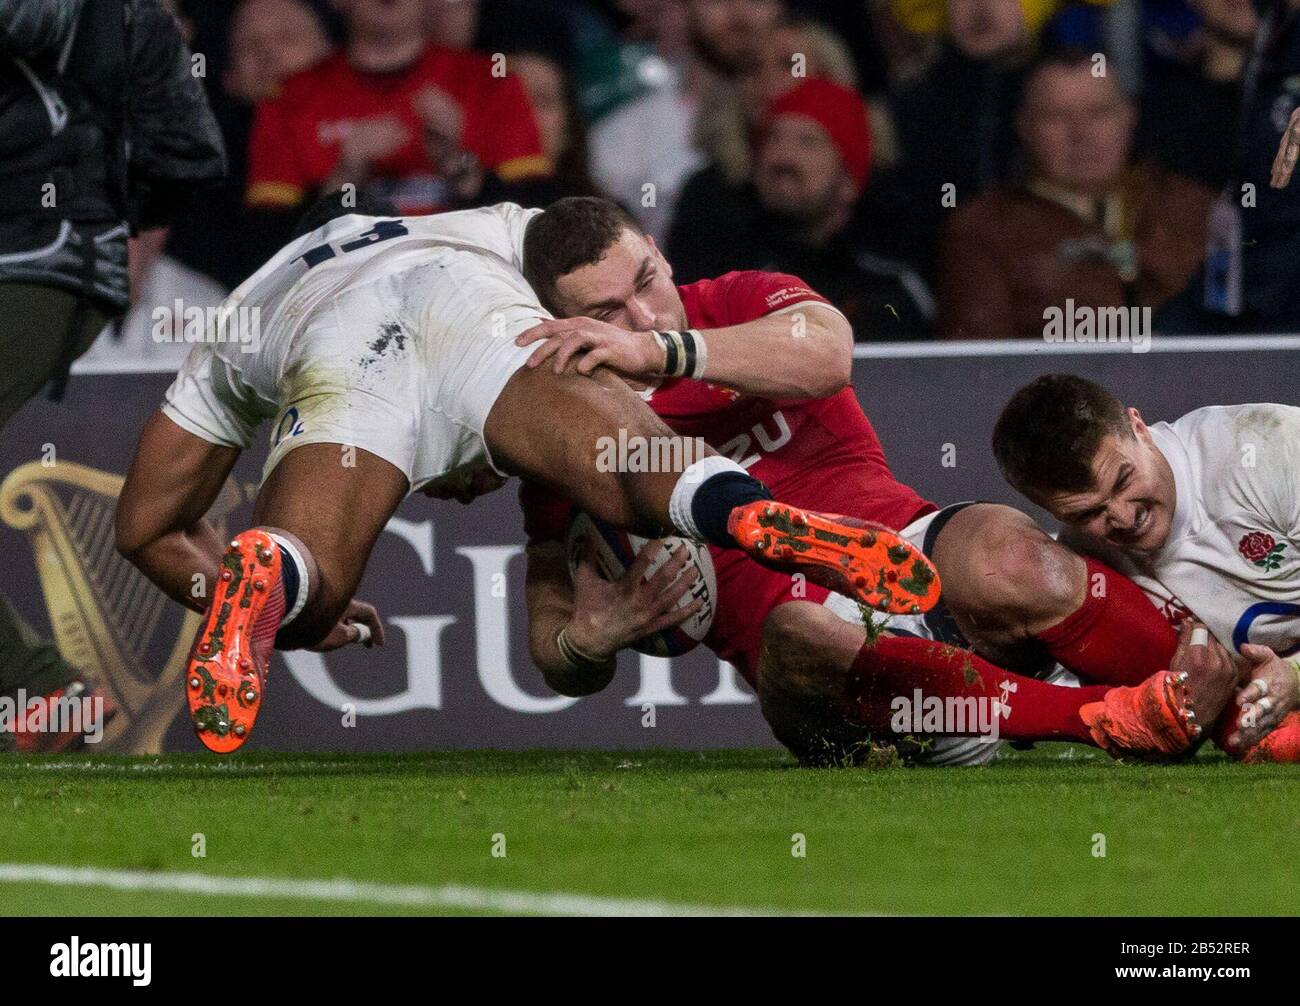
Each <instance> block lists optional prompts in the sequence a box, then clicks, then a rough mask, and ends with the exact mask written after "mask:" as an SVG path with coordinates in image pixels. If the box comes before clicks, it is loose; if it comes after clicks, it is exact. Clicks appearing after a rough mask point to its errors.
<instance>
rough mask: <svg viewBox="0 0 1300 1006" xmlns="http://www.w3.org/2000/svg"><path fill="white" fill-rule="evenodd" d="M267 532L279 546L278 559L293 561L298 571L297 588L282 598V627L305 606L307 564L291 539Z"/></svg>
mask: <svg viewBox="0 0 1300 1006" xmlns="http://www.w3.org/2000/svg"><path fill="white" fill-rule="evenodd" d="M267 534H269V535H270V536H271V539H272V540H273V541H274V542H275V543H276V544H277V545H279V546H280V561H281V562H291V563H293V565H294V568H295V569H296V570H297V571H298V589H297V591H295V592H294V596H293V597H286V598H285V599H284V617H283V618H282V619H280V628H284V627H285V626H286V625H288V624H289V623H290V622H292V621H293V620H294V619H295V618H297V617H298V614H299V612H301V611H302V609H303V608H305V607H307V564H306V563H305V562H303V561H302V553H301V552H299V551H298V550H297V549H296V548H295V547H294V546H293V543H292V542H291V541H289V540H288V539H287V538H285V537H284V536H282V535H278V534H276V533H275V532H274V531H268V532H267Z"/></svg>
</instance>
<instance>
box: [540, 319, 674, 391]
mask: <svg viewBox="0 0 1300 1006" xmlns="http://www.w3.org/2000/svg"><path fill="white" fill-rule="evenodd" d="M534 342H540V343H541V345H540V346H538V347H537V349H536V350H535V351H534V352H533V355H532V356H530V357H529V358H528V366H530V367H540V366H541V365H542V364H543V363H545V362H546V361H547V360H548V359H551V360H552V361H553V366H554V367H555V372H556V373H557V374H560V373H563V372H564V368H565V367H567V366H568V365H569V360H570V359H572V358H573V356H574V354H576V353H582V354H583V356H582V359H581V360H579V361H578V366H577V371H578V373H579V374H590V373H591V372H592V371H593V370H595V369H596V368H597V367H599V366H602V365H603V366H606V367H609V368H611V369H613V370H616V371H618V372H619V373H620V374H623V375H624V376H626V377H655V376H657V375H659V374H661V373H662V372H663V365H664V350H663V346H661V345H660V344H659V340H658V339H656V338H655V337H654V335H652V334H651V333H650V332H629V331H627V329H623V328H619V327H618V326H617V325H611V324H609V322H605V321H597V320H596V319H594V318H552V319H549V320H547V321H544V322H542V323H541V324H540V325H534V326H533V327H532V328H530V329H528V330H527V331H526V332H523V333H521V334H520V335H519V337H518V338H516V339H515V345H517V346H527V345H529V344H530V343H534Z"/></svg>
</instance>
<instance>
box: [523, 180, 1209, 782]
mask: <svg viewBox="0 0 1300 1006" xmlns="http://www.w3.org/2000/svg"><path fill="white" fill-rule="evenodd" d="M524 258H525V273H526V275H527V278H528V279H529V281H530V283H531V284H532V286H533V288H534V289H535V291H536V292H537V294H538V296H539V298H540V299H541V300H542V303H543V304H544V305H546V306H547V307H548V308H549V309H550V310H551V311H552V312H553V313H554V314H556V316H557V319H559V320H555V321H548V322H545V323H543V324H542V325H540V326H538V327H537V328H536V329H533V330H532V331H530V332H528V333H525V334H524V335H522V336H520V339H519V341H520V342H521V343H527V342H536V343H537V344H538V350H537V352H536V354H535V355H534V357H533V358H532V360H530V364H531V365H534V366H555V367H557V368H559V367H563V366H565V365H566V364H567V363H568V362H569V361H570V359H571V358H572V357H573V356H574V355H577V354H581V355H582V357H583V358H582V359H580V360H579V362H578V368H579V370H587V371H589V370H591V369H594V368H595V367H597V366H601V365H603V366H606V367H609V368H611V369H613V370H615V371H616V372H618V373H620V374H622V375H623V376H624V378H625V379H627V380H628V381H629V382H630V383H632V384H633V385H634V386H639V387H641V388H643V389H644V390H643V392H642V393H643V395H644V396H645V397H646V399H647V401H648V402H649V404H650V406H651V407H652V408H653V409H654V410H655V412H657V413H658V414H659V415H660V416H662V417H663V418H664V419H665V420H666V421H667V422H668V424H669V425H670V426H671V427H672V428H673V430H674V431H675V432H677V433H679V434H683V435H687V436H699V437H702V438H704V439H705V440H706V441H707V442H708V443H709V445H710V446H712V447H714V448H715V449H717V450H718V451H719V452H720V453H722V454H724V455H727V456H730V457H732V458H733V459H734V460H736V461H738V462H739V463H740V464H741V465H743V466H744V467H745V468H746V469H747V470H748V471H749V473H750V474H752V475H753V476H754V477H756V478H758V479H760V480H761V481H763V482H764V483H766V484H767V485H768V487H769V488H770V489H771V490H773V491H774V492H775V493H776V494H777V495H778V496H780V497H781V498H782V499H787V500H789V501H791V502H792V503H795V504H798V505H801V506H806V507H814V508H816V509H819V510H823V511H832V512H837V513H840V514H844V515H846V516H849V517H853V518H856V519H858V520H861V521H865V522H869V523H873V524H877V525H882V526H884V527H886V528H889V529H892V530H896V531H898V532H900V533H901V535H902V536H903V537H905V538H907V539H908V540H910V541H912V543H913V544H915V545H917V546H918V547H920V548H922V549H923V550H924V551H925V552H926V554H927V555H929V556H930V557H931V558H932V559H933V560H934V562H935V565H936V566H937V568H938V570H939V575H940V578H941V580H942V582H943V601H942V602H941V605H940V607H939V608H937V609H935V610H934V611H932V612H929V613H927V614H926V615H924V616H890V618H889V620H888V621H887V623H886V625H885V632H884V633H883V634H882V635H879V636H878V637H875V638H871V639H869V638H868V630H867V628H866V626H865V625H864V622H863V620H862V618H861V617H860V614H859V612H858V610H857V608H856V606H855V605H853V604H852V603H849V604H847V605H843V604H840V603H838V602H837V601H836V600H835V599H834V598H833V597H832V596H831V595H829V594H828V592H827V591H825V590H824V589H822V588H820V587H818V586H816V585H815V584H812V583H806V582H803V579H802V578H800V577H795V578H792V577H791V576H790V574H788V573H779V572H773V571H771V570H768V569H765V568H764V567H761V566H759V565H758V564H756V563H754V562H753V561H752V560H749V559H747V558H745V557H743V556H738V555H735V554H728V553H726V552H723V551H722V550H712V557H713V561H714V565H715V567H716V571H717V581H718V597H717V605H716V616H715V618H714V621H713V624H712V628H711V630H710V633H709V635H708V637H707V638H706V643H707V644H708V645H709V646H710V647H711V648H712V649H713V650H715V652H717V653H718V655H719V656H721V657H723V658H724V659H726V660H729V661H731V662H733V663H734V664H736V666H737V667H738V668H739V670H740V672H741V673H742V674H743V675H744V676H745V678H746V679H747V680H748V681H749V683H750V684H751V685H752V686H753V687H754V688H755V690H756V691H757V693H758V695H759V698H760V700H761V703H762V707H763V712H764V714H765V716H766V717H767V719H768V722H769V724H770V725H771V726H772V728H773V731H774V732H775V734H776V735H777V737H778V738H779V739H780V740H781V741H782V742H783V743H785V744H786V745H787V746H788V747H790V749H791V750H792V751H793V752H794V753H795V754H796V755H797V756H798V757H800V758H801V759H802V760H804V761H806V762H809V763H824V762H836V763H838V762H842V761H843V760H844V759H845V757H846V756H847V755H850V754H851V752H852V751H854V750H855V749H861V748H862V742H863V740H864V739H867V738H871V739H874V740H884V741H887V742H891V743H898V742H901V741H903V740H904V737H903V736H901V734H903V733H905V734H907V735H909V736H910V737H915V736H916V735H917V734H921V733H924V732H925V731H921V730H917V729H915V725H913V727H912V728H909V729H907V730H905V731H899V730H897V729H896V727H897V724H896V723H895V722H894V721H893V715H892V713H893V710H894V708H895V700H896V699H897V697H899V696H912V695H913V694H914V690H915V689H918V688H919V689H921V690H922V692H923V693H924V694H926V695H933V696H938V697H940V698H977V699H978V698H983V699H985V700H987V701H992V702H993V703H994V704H995V705H994V708H995V709H996V710H997V712H998V714H999V717H1000V718H999V722H998V726H997V733H998V735H999V736H1000V737H1001V738H1002V739H1003V740H1028V741H1036V740H1073V741H1082V742H1086V743H1094V744H1098V745H1100V746H1103V747H1105V748H1107V749H1108V750H1110V751H1111V752H1112V753H1116V754H1136V755H1143V756H1157V757H1159V756H1173V755H1177V754H1181V753H1183V752H1184V751H1186V750H1188V749H1189V748H1190V747H1191V746H1192V745H1193V744H1194V743H1195V741H1196V739H1197V737H1198V736H1199V734H1200V728H1199V726H1198V724H1197V720H1198V719H1199V720H1201V721H1202V722H1204V721H1207V719H1208V720H1210V721H1212V720H1213V718H1214V717H1215V716H1217V715H1218V712H1219V710H1220V709H1221V708H1222V707H1223V705H1224V704H1225V703H1226V701H1227V700H1228V697H1229V696H1230V694H1231V692H1232V687H1233V680H1232V679H1233V677H1234V674H1233V670H1232V667H1231V662H1230V661H1229V660H1228V658H1227V654H1226V653H1225V652H1224V651H1223V650H1222V648H1221V647H1218V645H1217V644H1216V643H1214V642H1213V640H1212V639H1204V638H1202V637H1203V636H1204V635H1205V634H1203V633H1202V634H1197V637H1196V639H1195V640H1193V638H1192V627H1191V626H1190V625H1188V626H1186V627H1185V628H1184V630H1183V633H1182V639H1181V641H1180V639H1179V638H1178V635H1177V634H1176V633H1175V632H1174V630H1173V629H1172V628H1171V627H1170V626H1169V624H1168V623H1167V622H1166V621H1165V620H1164V619H1163V617H1162V616H1161V615H1160V613H1159V612H1158V611H1157V610H1156V609H1155V607H1154V606H1152V605H1151V604H1150V603H1149V602H1148V601H1147V600H1146V598H1145V597H1144V596H1143V594H1142V592H1141V591H1140V590H1138V589H1137V588H1136V587H1135V586H1134V585H1133V584H1132V583H1131V582H1130V581H1128V580H1127V579H1125V578H1124V577H1122V576H1120V575H1119V574H1117V573H1114V572H1113V571H1111V570H1109V569H1107V568H1106V567H1104V566H1102V565H1101V564H1100V563H1098V562H1095V561H1094V560H1085V559H1084V558H1081V557H1080V556H1078V555H1076V554H1075V553H1073V552H1071V551H1069V550H1068V549H1066V548H1064V547H1063V546H1060V545H1058V544H1057V543H1056V542H1054V541H1053V540H1052V539H1051V538H1050V537H1049V536H1048V535H1047V534H1045V533H1044V532H1043V531H1042V530H1041V529H1039V528H1038V527H1037V525H1035V524H1034V522H1033V521H1032V520H1031V519H1030V518H1029V517H1027V516H1025V515H1024V514H1022V513H1020V512H1019V511H1017V510H1015V509H1013V508H1011V507H1006V506H1001V505H997V504H989V503H971V504H957V505H955V506H950V507H947V508H944V509H940V508H938V507H937V506H936V505H935V504H933V503H931V502H930V501H928V500H926V499H924V498H922V497H921V496H919V495H918V494H917V493H916V492H915V491H914V490H912V489H911V488H910V487H908V486H906V485H903V484H902V483H900V482H899V481H898V480H897V479H896V478H895V477H894V476H893V474H892V472H891V471H890V469H889V467H888V465H887V463H886V461H885V457H884V452H883V450H882V449H881V445H880V442H879V440H878V439H877V437H876V434H875V432H874V430H873V429H872V427H871V424H870V422H869V421H868V420H867V417H866V416H865V415H864V413H863V412H862V409H861V407H860V406H859V404H858V402H857V399H856V397H855V394H854V392H853V390H852V388H851V387H848V380H849V372H850V365H851V359H852V342H853V338H852V332H851V330H850V328H849V325H848V322H847V321H846V320H845V319H844V317H843V316H842V315H841V314H840V313H839V312H838V311H837V310H836V309H835V308H834V307H833V306H832V305H830V304H829V303H828V302H827V301H826V300H825V299H824V298H822V297H820V296H819V295H817V294H816V293H815V292H814V291H812V290H811V289H809V288H808V287H807V286H806V285H805V284H803V283H802V282H801V281H800V280H799V279H797V278H796V277H793V276H787V275H781V274H774V273H761V272H742V273H729V274H727V275H725V276H723V277H720V278H718V279H715V280H705V281H701V282H699V283H694V284H691V285H689V286H684V287H677V286H674V285H673V283H672V278H671V277H672V271H671V267H670V266H669V264H668V262H667V261H666V260H665V259H664V258H663V256H662V255H661V254H660V253H659V251H658V249H657V248H656V247H655V246H654V242H653V240H652V239H651V238H649V237H647V236H645V235H644V234H642V233H641V232H640V230H639V229H638V228H637V227H636V225H635V223H633V222H632V221H631V220H630V218H628V217H627V215H626V214H624V213H623V212H622V211H621V210H619V209H618V207H616V206H614V205H613V204H611V203H608V202H604V201H602V200H594V199H571V200H561V201H560V202H559V203H557V204H555V205H554V206H552V207H550V208H549V209H548V210H547V211H546V212H545V213H544V214H542V215H541V216H540V217H539V218H538V219H537V220H535V221H533V222H532V223H531V224H530V226H529V231H528V233H527V235H526V237H525V256H524ZM684 329H691V330H698V331H696V332H695V336H696V342H697V343H698V345H699V346H700V347H702V349H701V354H700V355H702V356H704V361H703V365H702V366H701V367H697V368H696V370H695V374H696V378H697V379H684V378H667V379H665V378H663V377H662V375H663V373H664V369H665V349H664V340H663V339H662V338H659V337H657V336H656V334H655V333H656V332H662V331H665V330H668V331H679V330H684ZM521 499H522V502H523V505H524V510H525V520H526V525H527V532H528V537H529V549H528V605H529V613H530V622H531V625H530V644H531V650H532V654H533V658H534V660H535V661H536V663H537V664H538V666H539V667H540V668H541V669H542V671H543V673H544V674H545V676H546V678H547V681H548V683H550V684H551V686H552V687H554V688H555V689H556V690H558V691H561V692H564V693H566V694H588V693H590V692H593V691H596V690H599V688H602V687H604V686H605V685H606V684H607V683H608V682H609V680H610V678H611V676H612V674H613V657H614V655H615V653H616V652H617V651H618V650H619V649H620V648H622V647H624V646H626V645H628V644H629V643H630V642H632V641H633V640H636V639H638V638H640V637H642V636H644V635H645V634H646V633H647V632H649V631H657V630H659V629H662V628H664V627H666V626H667V625H670V624H679V623H680V622H681V621H683V620H684V619H685V618H686V617H688V615H689V613H691V609H689V608H687V609H682V610H681V611H678V612H676V613H674V612H673V611H672V608H673V606H674V605H675V604H676V601H677V599H678V598H679V597H681V596H682V595H683V593H684V592H685V590H687V589H689V586H690V585H689V583H687V582H686V580H687V577H679V578H678V579H677V580H676V581H673V580H672V577H673V576H674V575H675V573H676V571H677V570H678V569H680V568H681V565H680V563H678V564H676V565H671V566H669V567H668V568H667V569H666V571H665V572H664V573H663V574H662V575H660V576H659V577H658V578H657V579H655V580H654V581H652V582H651V583H648V584H647V583H645V582H644V581H642V580H641V578H640V577H641V573H642V572H643V570H644V568H645V567H644V564H637V565H634V566H633V567H632V568H631V570H630V571H629V574H628V575H626V576H625V577H624V578H623V580H621V581H619V582H617V583H605V582H603V581H601V580H600V579H599V578H598V577H596V576H595V575H594V574H591V575H588V574H587V573H584V572H580V574H579V576H578V584H577V587H576V588H575V586H574V584H573V582H572V581H571V579H570V576H569V572H568V564H567V556H566V554H565V550H564V547H563V544H562V543H563V538H564V534H565V525H566V522H567V518H568V515H569V513H570V507H569V505H568V503H567V501H565V500H564V499H563V498H562V497H560V496H558V495H556V494H555V493H553V492H550V491H548V490H545V489H542V488H540V487H538V486H536V485H526V486H525V488H524V490H523V492H522V494H521ZM1098 584H1100V585H1101V586H1102V588H1103V589H1098ZM561 630H564V633H563V634H564V637H565V643H564V644H561V643H559V642H557V637H559V636H560V634H561ZM872 635H873V636H874V635H875V634H874V633H873V634H872ZM969 646H973V647H974V648H975V649H977V650H978V651H979V653H980V654H983V655H984V656H979V655H976V653H974V652H972V650H971V649H968V648H966V647H969ZM985 657H990V658H993V659H996V660H997V661H998V663H996V664H995V663H992V662H990V660H988V659H985ZM1044 663H1045V664H1046V665H1047V667H1049V668H1050V667H1051V666H1052V665H1053V663H1059V664H1060V665H1061V666H1062V667H1063V668H1065V669H1067V670H1068V671H1069V672H1072V673H1073V674H1074V675H1075V676H1076V677H1077V678H1078V681H1079V683H1080V686H1079V687H1067V686H1060V685H1055V684H1051V683H1048V682H1046V681H1043V680H1039V679H1038V678H1037V677H1034V676H1031V673H1032V672H1033V671H1034V670H1035V669H1036V668H1038V667H1041V666H1042V665H1043V664H1044ZM1012 666H1014V667H1017V668H1018V669H1021V670H1026V671H1030V672H1031V673H1014V672H1012V671H1010V670H1008V669H1006V668H1008V667H1012ZM966 732H967V733H968V734H969V733H971V732H970V731H966ZM987 739H988V738H987V737H974V736H965V737H956V736H944V737H942V738H939V739H937V740H936V738H934V737H930V738H929V739H928V740H927V742H926V743H924V744H922V745H921V748H922V750H921V751H919V752H918V756H919V757H920V758H921V759H922V760H928V761H931V762H934V763H947V764H956V763H972V762H979V761H984V760H987V759H988V758H990V757H992V755H993V753H994V751H995V750H996V747H997V745H995V744H989V743H986V741H987Z"/></svg>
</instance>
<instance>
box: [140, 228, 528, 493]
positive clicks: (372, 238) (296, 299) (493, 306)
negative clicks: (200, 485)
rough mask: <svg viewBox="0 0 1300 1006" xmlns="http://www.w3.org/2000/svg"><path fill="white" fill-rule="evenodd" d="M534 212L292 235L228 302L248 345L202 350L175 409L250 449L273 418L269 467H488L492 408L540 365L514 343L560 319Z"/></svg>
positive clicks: (420, 472) (184, 374)
mask: <svg viewBox="0 0 1300 1006" xmlns="http://www.w3.org/2000/svg"><path fill="white" fill-rule="evenodd" d="M538 212H540V211H538V210H525V209H522V208H521V207H519V206H516V205H514V204H513V203H503V204H499V205H497V206H490V207H485V208H482V209H475V210H465V211H460V212H454V213H441V214H436V215H433V216H417V217H366V216H357V215H349V216H344V217H339V218H337V219H335V220H332V221H330V222H329V223H327V224H326V225H325V226H323V227H321V228H319V229H317V230H315V231H312V232H311V233H310V234H307V235H304V236H302V237H300V238H298V239H296V240H295V241H293V242H292V243H290V244H289V245H288V246H287V247H285V248H284V249H283V250H281V251H280V252H279V253H278V254H277V255H276V256H275V257H274V258H272V259H271V260H270V261H269V262H267V263H266V265H264V266H263V267H262V268H261V269H259V270H258V271H257V272H256V273H254V274H253V276H251V277H250V278H249V279H248V280H247V281H245V282H244V283H242V284H241V285H240V286H239V288H238V289H236V290H235V291H234V292H233V293H232V294H231V295H230V296H229V297H228V298H227V299H226V301H225V302H224V303H223V305H222V308H221V311H222V315H221V318H224V319H228V320H227V321H226V330H227V331H228V332H233V333H235V334H236V335H237V336H238V339H236V340H234V341H225V342H221V341H209V342H206V343H203V344H200V345H197V346H196V347H195V348H194V350H193V351H192V352H191V353H190V356H189V357H188V358H187V360H186V362H185V365H184V366H183V367H182V368H181V370H180V373H179V374H178V375H177V378H176V381H175V382H174V383H173V384H172V386H171V388H170V389H169V390H168V392H167V400H166V403H165V404H164V406H163V411H164V413H165V414H166V415H167V416H169V417H170V418H171V419H172V420H173V421H175V422H176V423H177V424H178V425H180V426H181V427H182V428H183V429H186V430H187V431H189V432H191V433H193V434H195V435H196V436H199V437H201V438H203V439H205V440H208V441H210V442H212V443H218V444H224V445H227V446H231V447H239V448H245V447H248V446H249V445H250V444H251V442H252V436H253V431H254V429H255V428H256V427H257V426H258V425H259V424H260V423H261V422H262V421H263V420H266V419H272V418H274V419H275V420H276V421H275V423H274V425H273V426H272V429H271V457H270V458H269V459H268V467H267V469H266V471H269V470H270V468H271V467H273V466H274V464H275V463H276V462H278V461H279V460H280V458H281V457H283V454H284V453H285V452H286V451H288V450H292V449H294V448H295V447H298V446H302V445H304V444H308V443H322V442H329V443H342V444H348V445H355V446H358V447H362V448H364V449H365V450H367V451H370V452H372V453H375V454H377V455H378V456H380V457H382V458H384V459H386V460H388V461H391V462H392V463H393V464H394V465H396V466H397V467H399V468H400V469H401V470H402V471H403V472H404V474H406V476H407V478H408V480H409V481H410V483H411V488H416V487H417V486H418V485H421V484H423V483H425V482H427V481H429V480H430V479H433V478H436V477H439V476H440V475H442V474H444V473H445V472H447V471H450V470H451V469H454V468H457V467H459V466H462V465H466V464H469V463H471V462H475V461H478V460H483V456H484V455H485V453H486V451H485V445H484V444H483V443H482V429H483V424H484V422H485V421H486V417H487V413H488V410H489V409H490V408H491V406H492V404H493V402H494V401H495V399H496V397H497V395H498V394H499V393H500V391H501V388H502V387H503V386H504V384H505V382H506V381H507V380H508V379H509V377H510V375H511V374H512V373H513V372H514V370H516V369H518V367H519V366H520V365H522V363H523V361H524V360H525V359H526V358H527V356H528V355H529V352H528V347H517V346H515V345H514V342H513V340H514V337H515V336H516V335H518V334H519V332H521V331H523V330H524V329H526V328H528V327H530V326H532V325H535V324H537V322H539V321H541V320H542V319H544V318H546V317H549V315H547V314H546V312H545V311H544V310H543V309H542V307H541V305H540V304H539V303H538V301H537V298H536V296H535V295H534V294H533V291H532V289H531V288H530V287H529V286H528V284H527V282H526V281H525V280H524V278H523V273H522V269H523V237H524V230H525V228H526V226H527V224H528V222H529V221H530V220H531V219H532V218H533V217H534V216H535V215H536V214H537V213H538ZM250 333H251V336H252V337H250ZM487 460H488V461H489V463H490V458H488V459H487Z"/></svg>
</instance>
